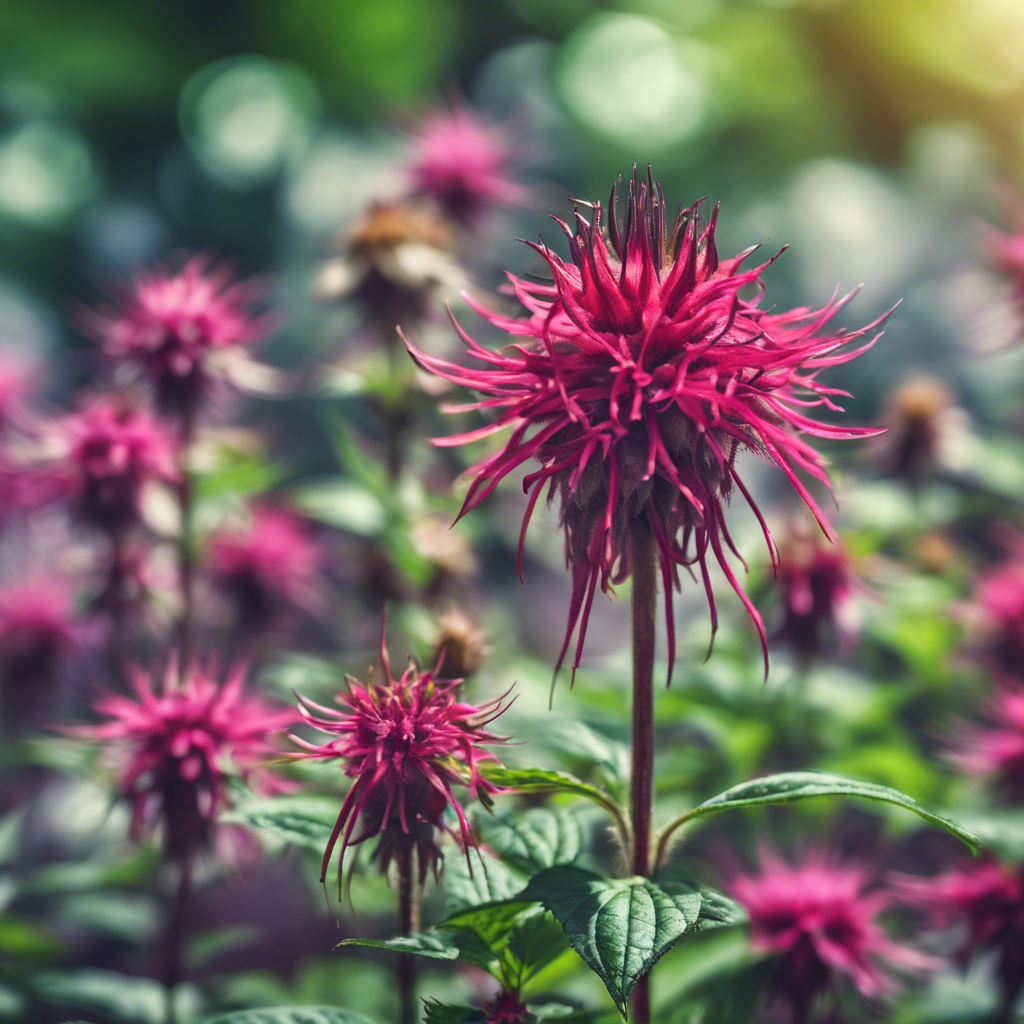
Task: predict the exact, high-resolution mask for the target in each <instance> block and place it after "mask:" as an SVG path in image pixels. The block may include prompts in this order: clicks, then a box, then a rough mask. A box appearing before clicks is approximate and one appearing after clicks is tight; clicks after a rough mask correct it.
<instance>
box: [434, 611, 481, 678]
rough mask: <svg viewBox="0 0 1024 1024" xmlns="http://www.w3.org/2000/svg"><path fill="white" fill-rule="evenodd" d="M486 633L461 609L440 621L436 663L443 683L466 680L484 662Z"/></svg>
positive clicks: (435, 652)
mask: <svg viewBox="0 0 1024 1024" xmlns="http://www.w3.org/2000/svg"><path fill="white" fill-rule="evenodd" d="M485 643H486V638H485V634H484V631H483V630H482V629H481V628H480V626H479V625H477V623H476V622H474V621H473V620H472V619H471V618H470V617H469V616H468V615H467V614H466V612H465V611H464V610H463V609H462V608H459V607H458V606H453V607H451V608H449V609H448V610H447V611H446V612H444V613H443V614H442V615H440V616H439V617H438V620H437V635H436V636H435V638H434V653H433V657H432V659H431V660H432V661H434V662H435V663H436V664H437V666H438V669H437V675H438V678H440V679H466V678H467V677H468V676H471V675H473V673H474V672H476V670H477V669H478V668H479V667H480V665H481V664H482V663H483V660H484V647H485Z"/></svg>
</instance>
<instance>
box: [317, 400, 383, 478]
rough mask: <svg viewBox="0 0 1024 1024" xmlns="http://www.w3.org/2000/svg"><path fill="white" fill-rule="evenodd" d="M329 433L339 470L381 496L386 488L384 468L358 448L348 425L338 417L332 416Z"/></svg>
mask: <svg viewBox="0 0 1024 1024" xmlns="http://www.w3.org/2000/svg"><path fill="white" fill-rule="evenodd" d="M330 431H331V440H332V441H333V442H334V450H335V452H336V453H337V456H338V462H339V463H340V464H341V468H342V469H344V470H345V472H346V473H348V474H349V476H351V477H352V478H353V479H355V480H357V481H358V482H359V483H361V484H362V485H363V487H365V488H366V489H367V490H369V491H372V492H373V493H374V494H383V493H384V492H385V491H386V490H387V487H388V480H387V474H386V473H385V471H384V467H383V466H382V465H381V464H380V463H378V462H377V461H376V460H375V459H373V458H371V457H370V456H369V455H367V454H366V453H365V452H364V451H363V450H362V449H361V448H360V447H359V445H358V444H357V443H356V439H355V435H354V434H353V433H352V431H351V430H350V429H349V426H348V424H347V423H346V422H345V421H344V420H343V419H342V418H341V417H340V416H337V415H332V416H330Z"/></svg>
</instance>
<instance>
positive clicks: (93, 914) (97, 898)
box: [58, 890, 157, 942]
mask: <svg viewBox="0 0 1024 1024" xmlns="http://www.w3.org/2000/svg"><path fill="white" fill-rule="evenodd" d="M58 916H59V917H60V919H61V920H63V921H67V922H68V923H69V924H74V925H77V926H78V927H80V928H85V929H87V930H89V931H94V932H99V933H101V934H103V935H107V936H110V937H111V938H115V939H120V940H121V941H123V942H139V941H141V940H143V939H145V938H146V937H147V936H148V935H150V934H152V933H153V931H154V930H155V927H156V921H157V907H156V905H155V904H154V902H153V900H151V899H150V898H149V897H147V896H142V895H140V894H139V893H127V892H116V891H113V892H112V891H109V890H107V891H104V892H84V893H74V894H72V895H70V896H68V897H67V898H66V899H65V900H63V901H62V903H61V904H60V907H59V910H58Z"/></svg>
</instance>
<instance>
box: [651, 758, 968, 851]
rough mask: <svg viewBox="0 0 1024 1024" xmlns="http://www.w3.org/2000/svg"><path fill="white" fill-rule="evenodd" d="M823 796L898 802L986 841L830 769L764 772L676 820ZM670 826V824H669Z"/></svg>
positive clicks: (890, 792) (902, 797)
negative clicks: (737, 808)
mask: <svg viewBox="0 0 1024 1024" xmlns="http://www.w3.org/2000/svg"><path fill="white" fill-rule="evenodd" d="M820 796H842V797H857V798H859V799H862V800H877V801H880V802H882V803H887V804H895V805H896V806H897V807H903V808H905V809H906V810H908V811H912V812H913V813H914V814H916V815H918V817H921V818H924V820H925V821H927V822H928V823H929V824H932V825H936V826H938V827H939V828H942V829H945V831H947V832H951V833H952V834H953V835H955V836H956V837H957V838H958V839H961V840H963V842H965V843H967V845H968V846H973V847H975V848H980V847H981V846H983V845H984V844H983V843H982V841H981V840H980V839H979V838H978V837H977V836H976V835H973V834H972V833H971V832H968V831H967V829H965V828H964V827H963V826H962V825H960V824H958V823H957V822H955V821H952V820H951V819H949V818H943V817H941V816H940V815H938V814H934V813H932V812H931V811H928V810H925V809H924V808H923V807H921V806H920V805H919V804H918V803H917V801H916V800H914V799H913V798H912V797H909V796H907V795H906V794H905V793H901V792H900V791H899V790H898V789H891V788H890V787H889V786H880V785H878V784H877V783H874V782H860V781H858V780H857V779H848V778H845V777H843V776H842V775H831V774H829V773H828V772H811V771H802V772H781V773H780V774H778V775H765V776H764V777H762V778H760V779H752V780H751V781H749V782H741V783H740V784H739V785H738V786H733V787H732V788H731V789H727V790H726V791H725V792H724V793H719V794H718V796H714V797H712V798H711V799H710V800H705V801H704V802H703V803H702V804H698V805H697V806H696V807H695V808H693V810H692V811H689V812H688V813H687V814H685V815H683V817H682V818H680V819H677V821H676V822H675V823H674V824H682V823H685V822H686V821H693V820H695V819H697V818H703V817H705V816H706V815H708V814H714V813H715V812H716V811H726V810H731V809H732V808H736V807H759V806H767V805H777V804H788V803H793V802H794V801H796V800H807V799H810V798H812V797H820ZM670 827H671V826H670Z"/></svg>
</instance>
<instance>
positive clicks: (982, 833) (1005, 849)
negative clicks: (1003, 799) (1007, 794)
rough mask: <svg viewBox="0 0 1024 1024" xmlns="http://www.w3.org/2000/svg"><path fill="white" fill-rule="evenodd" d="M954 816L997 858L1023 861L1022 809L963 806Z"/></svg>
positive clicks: (1023, 829) (1023, 830) (1023, 825)
mask: <svg viewBox="0 0 1024 1024" xmlns="http://www.w3.org/2000/svg"><path fill="white" fill-rule="evenodd" d="M953 813H954V814H955V815H956V817H957V820H958V821H959V822H960V824H961V825H963V826H964V828H969V829H970V830H971V831H972V832H973V833H974V834H975V835H976V836H978V837H979V838H980V839H981V841H982V842H983V843H984V844H985V845H986V846H987V847H989V848H990V849H991V850H992V851H993V852H994V853H995V854H997V855H998V856H999V857H1002V858H1003V859H1004V860H1008V861H1013V862H1016V863H1021V862H1024V808H1019V807H985V808H974V807H965V808H958V809H957V810H956V811H954V812H953Z"/></svg>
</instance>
